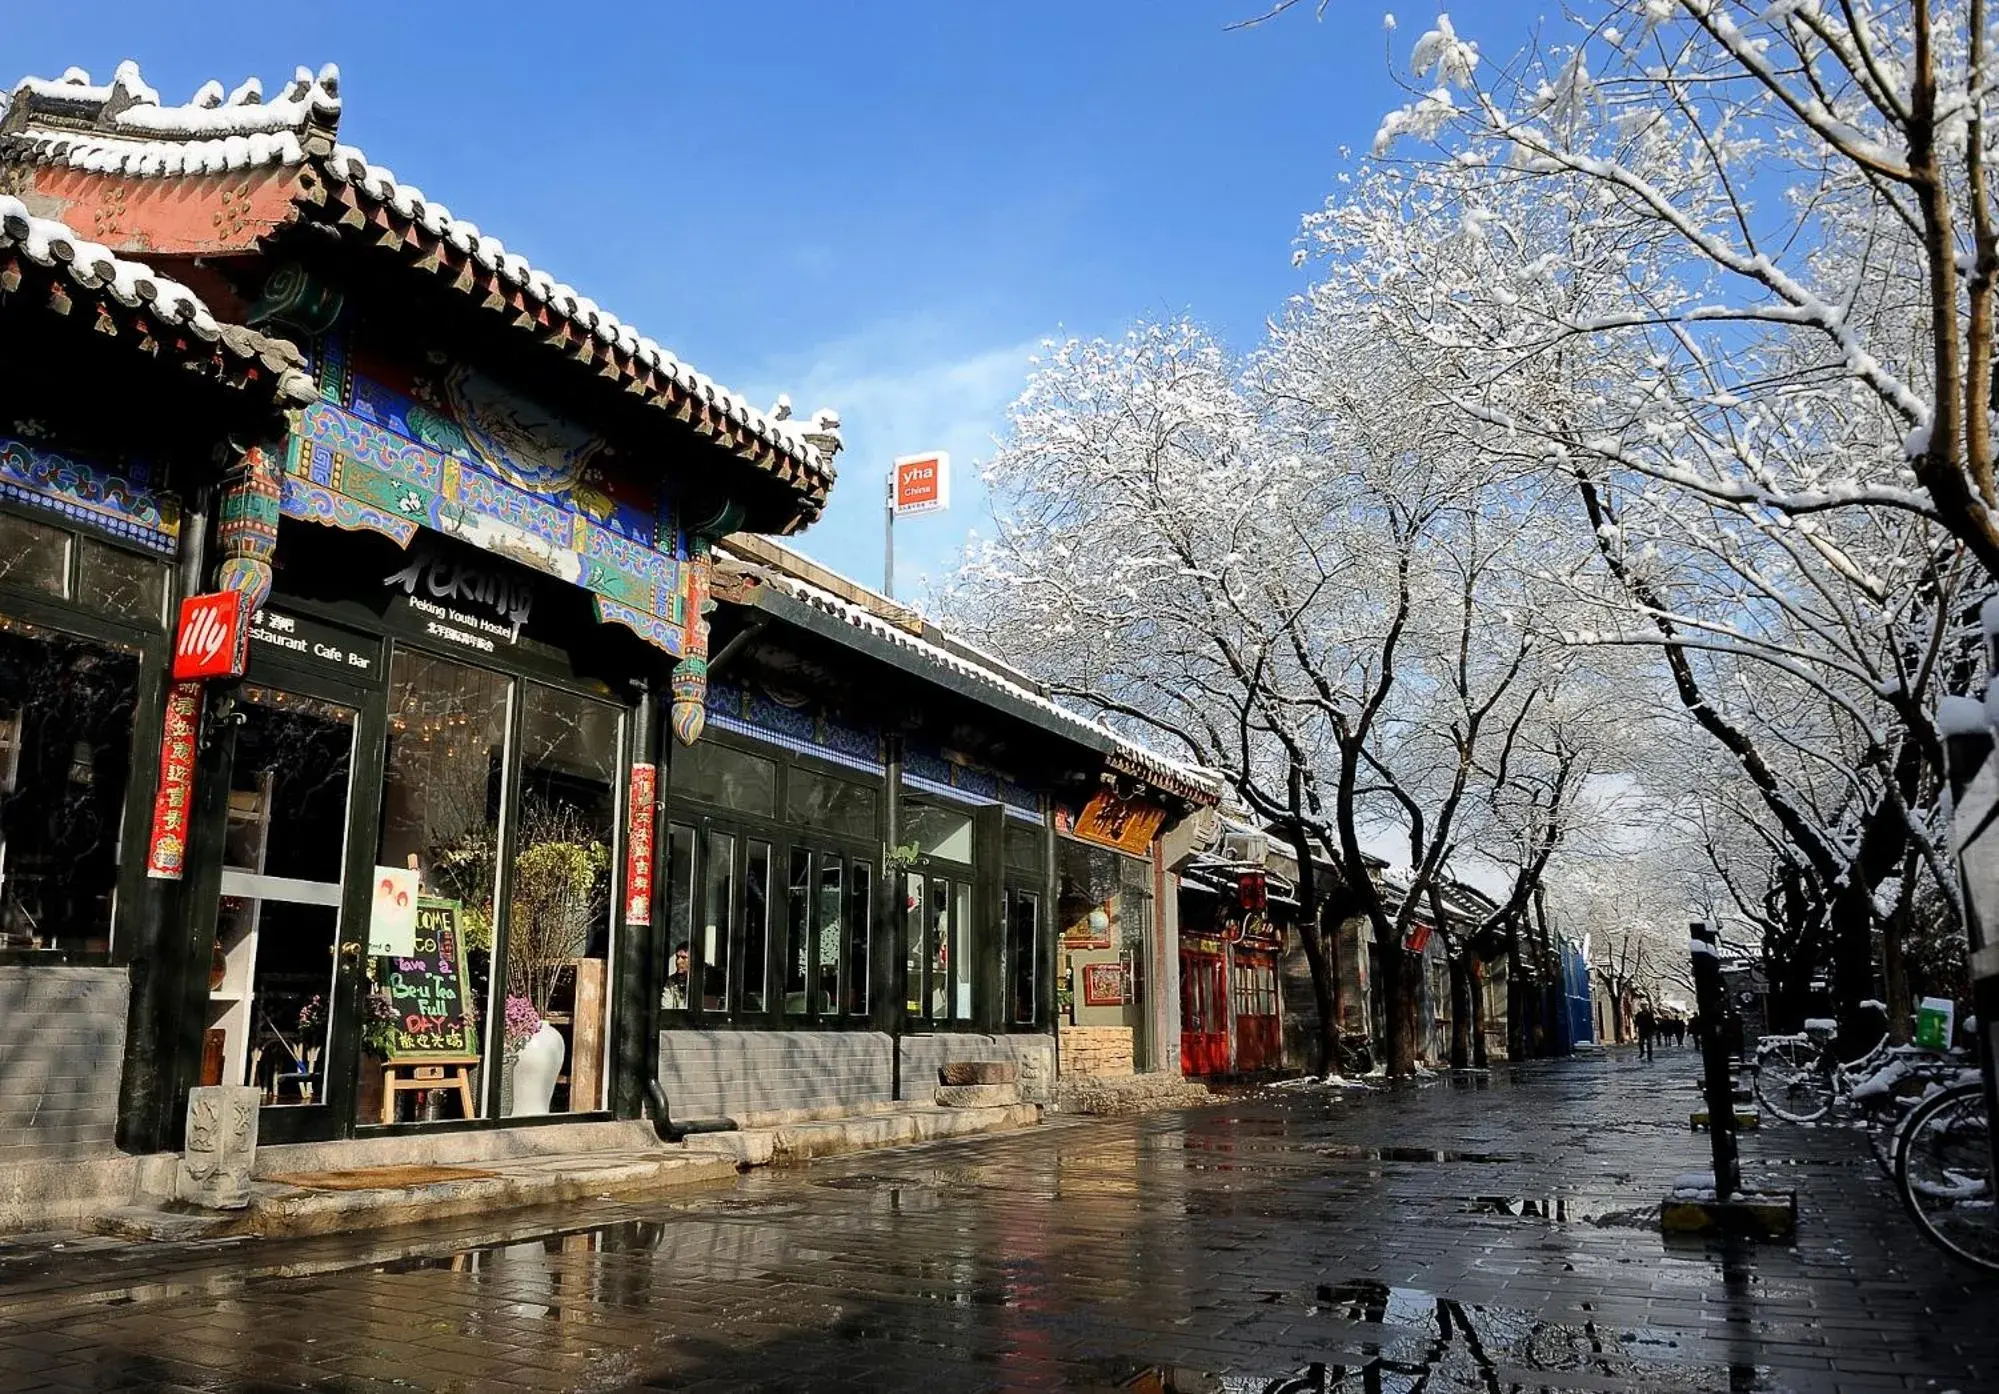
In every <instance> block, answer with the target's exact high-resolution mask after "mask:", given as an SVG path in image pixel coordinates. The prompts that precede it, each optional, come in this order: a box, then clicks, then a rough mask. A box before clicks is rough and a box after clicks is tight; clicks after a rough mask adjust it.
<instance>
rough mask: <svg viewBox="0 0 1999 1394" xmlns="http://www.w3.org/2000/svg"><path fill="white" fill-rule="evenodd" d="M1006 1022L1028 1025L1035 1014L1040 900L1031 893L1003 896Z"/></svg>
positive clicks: (1036, 1012) (1014, 892) (1036, 1004)
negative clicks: (1005, 941) (1005, 902)
mask: <svg viewBox="0 0 1999 1394" xmlns="http://www.w3.org/2000/svg"><path fill="white" fill-rule="evenodd" d="M1006 900H1007V905H1006V935H1007V943H1006V955H1007V960H1006V961H1007V1001H1008V1003H1009V1013H1008V1019H1009V1020H1010V1021H1012V1023H1013V1024H1014V1025H1015V1026H1030V1025H1032V1024H1033V1023H1034V1020H1035V1018H1036V1016H1037V1015H1038V1012H1039V1008H1040V1003H1039V1001H1038V1000H1037V993H1036V988H1037V986H1038V971H1037V962H1038V959H1039V956H1040V953H1041V897H1040V896H1038V895H1036V894H1035V893H1034V892H1032V891H1021V890H1009V891H1008V892H1007V893H1006Z"/></svg>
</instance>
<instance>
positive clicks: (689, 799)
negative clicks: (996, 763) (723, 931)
mask: <svg viewBox="0 0 1999 1394" xmlns="http://www.w3.org/2000/svg"><path fill="white" fill-rule="evenodd" d="M700 743H701V744H703V745H707V744H710V743H712V744H713V745H715V746H718V747H721V748H724V749H727V750H731V751H733V752H735V753H738V754H743V755H748V756H753V757H755V758H758V759H763V760H770V761H773V762H775V764H776V766H777V780H776V785H775V788H774V791H773V799H772V809H773V814H772V815H771V816H765V815H762V814H758V813H745V812H742V811H740V810H736V809H730V808H725V807H723V806H721V805H719V804H715V803H711V802H709V801H708V800H706V799H704V798H702V797H701V796H699V795H698V794H695V793H692V792H690V791H688V790H687V789H685V788H682V787H680V786H678V785H677V784H676V783H675V781H674V774H673V771H674V767H675V765H676V764H677V760H675V759H674V757H671V756H670V757H669V762H668V768H667V772H666V774H667V778H666V812H665V815H664V817H663V819H662V828H663V829H664V832H665V836H664V839H663V841H664V842H665V844H666V848H667V850H668V851H669V864H668V865H667V866H666V867H664V868H662V872H663V874H664V876H665V877H666V878H667V880H668V887H667V896H668V901H669V911H668V918H667V923H668V926H669V928H668V930H667V932H666V934H665V935H664V936H663V938H662V943H661V947H662V951H663V953H664V955H665V962H666V965H667V970H668V971H669V972H670V971H671V965H672V958H673V954H674V951H675V948H676V945H675V943H674V939H675V934H674V931H673V930H672V928H671V924H672V910H671V904H672V901H673V898H674V897H675V896H676V895H678V894H679V892H678V890H677V888H676V887H674V886H673V885H672V884H671V882H672V876H673V872H672V867H671V864H670V850H671V846H672V837H673V829H674V828H676V827H680V828H691V829H692V830H693V853H692V858H691V865H690V867H689V876H690V884H691V885H692V886H693V887H694V893H693V894H694V906H695V915H694V917H693V923H694V926H695V927H698V923H699V920H700V913H699V910H700V903H701V892H700V887H701V885H702V881H703V878H704V876H705V875H706V871H707V866H708V856H709V847H710V841H711V839H712V838H713V837H716V836H731V837H734V838H735V839H736V840H737V846H738V849H739V850H738V853H737V862H738V866H737V881H738V882H739V883H740V881H741V879H742V876H743V873H744V868H745V867H746V865H747V862H748V854H747V848H748V846H749V845H750V843H752V842H755V843H763V844H767V845H768V846H769V847H770V849H771V856H770V882H769V892H768V895H767V899H766V906H767V914H768V920H767V923H766V925H765V934H764V988H765V990H764V1000H763V1005H762V1006H761V1007H758V1008H755V1009H750V1008H746V1007H745V1006H744V1005H743V997H744V991H743V988H744V973H743V954H744V952H745V949H746V943H745V940H746V930H747V923H748V922H747V905H748V897H747V896H745V895H744V894H743V893H742V886H741V885H740V884H738V885H737V886H736V892H735V895H734V896H733V898H732V899H733V903H732V905H731V908H730V923H729V926H728V932H727V937H726V942H727V943H728V946H729V958H728V974H729V984H728V992H727V996H726V1000H725V1004H724V1006H723V1007H722V1009H720V1010H713V1009H709V1008H707V1007H705V1006H704V1005H702V1003H701V998H700V994H699V993H698V992H695V991H693V990H690V991H689V992H688V994H687V1004H686V1005H685V1006H681V1007H670V1006H667V1005H665V1004H664V1003H663V1002H660V1003H658V1004H657V1025H658V1027H659V1029H662V1030H690V1029H702V1028H708V1029H729V1030H770V1031H799V1030H818V1031H863V1030H870V1029H873V1027H874V1016H875V1007H876V1004H877V1002H879V1001H880V995H881V991H882V984H881V981H880V964H879V960H880V955H879V953H878V948H879V944H880V935H881V932H882V924H883V916H882V904H883V901H882V895H883V891H882V887H883V884H884V880H885V878H884V876H883V871H882V864H881V849H882V842H883V829H882V820H883V817H884V813H885V810H886V806H887V803H888V796H887V779H886V776H885V773H884V772H881V771H876V772H872V773H871V772H869V771H866V770H861V769H856V768H854V767H853V766H850V765H845V764H842V763H840V762H839V761H835V760H825V759H820V758H818V757H815V756H811V755H807V754H805V753H803V752H801V751H797V750H793V749H791V748H790V747H788V746H782V745H777V744H767V743H764V742H761V741H757V740H755V739H754V738H752V737H747V736H743V735H741V734H739V733H736V732H732V731H718V730H716V729H715V728H713V727H711V728H709V729H708V730H706V731H704V732H703V733H702V735H701V739H700ZM678 754H679V752H675V755H676V756H677V755H678ZM795 772H798V773H804V774H806V775H808V776H811V777H813V778H819V779H837V780H844V781H846V782H847V783H850V784H855V785H859V786H861V787H863V788H865V789H866V790H868V792H869V793H870V794H871V795H872V796H873V801H874V824H875V825H874V827H873V828H871V829H869V831H868V833H867V834H866V835H865V836H862V835H857V834H855V833H851V832H841V831H837V830H829V829H824V828H818V827H808V826H801V825H797V824H794V823H792V822H791V821H790V820H789V818H788V816H787V815H788V813H789V810H790V808H791V797H792V793H791V785H792V777H793V774H794V773H795ZM799 853H803V854H805V855H806V856H807V857H808V859H809V863H810V881H809V888H810V889H809V892H808V896H807V902H808V915H809V916H811V917H812V919H813V921H814V926H815V928H814V930H813V931H809V932H808V941H807V942H808V945H809V958H808V964H807V970H806V982H805V997H806V1001H805V1010H803V1011H790V1010H787V1008H786V1002H785V996H786V992H785V976H784V975H785V971H786V968H787V967H788V960H789V941H790V923H791V919H790V917H791V874H792V864H793V858H794V856H795V855H797V854H799ZM834 866H837V867H838V868H839V873H840V886H841V891H840V911H841V918H840V925H839V934H838V943H839V949H840V952H839V954H838V955H837V961H836V964H835V973H836V977H835V983H836V987H835V997H834V1001H833V1007H832V1010H830V1011H824V1010H821V1004H820V1002H819V1000H818V997H819V994H818V991H817V985H818V980H819V968H820V964H819V947H820V944H821V936H820V935H819V934H818V933H817V932H816V912H817V908H818V903H819V902H818V896H817V891H818V886H819V878H820V876H821V875H822V873H823V870H824V869H828V868H831V867H834ZM857 868H865V869H866V881H867V891H866V893H865V898H864V899H863V898H857V896H856V894H855V891H854V887H855V872H856V869H857ZM863 906H864V907H865V909H866V911H867V917H868V938H867V942H866V947H865V953H864V954H863V956H862V958H861V962H862V964H863V966H864V971H865V974H866V984H867V992H866V996H865V999H864V1009H863V1010H860V1011H851V1010H849V1006H850V1003H851V1000H852V999H851V995H850V987H851V975H852V966H853V963H854V956H853V953H852V945H853V926H854V923H855V918H856V912H857V909H859V908H861V907H863ZM691 946H692V939H691V938H690V954H689V958H690V968H693V967H695V966H698V965H696V964H695V963H694V958H695V956H694V954H693V953H692V952H691ZM691 978H692V973H691V972H690V980H691ZM662 981H664V977H663V978H662ZM690 989H691V982H690Z"/></svg>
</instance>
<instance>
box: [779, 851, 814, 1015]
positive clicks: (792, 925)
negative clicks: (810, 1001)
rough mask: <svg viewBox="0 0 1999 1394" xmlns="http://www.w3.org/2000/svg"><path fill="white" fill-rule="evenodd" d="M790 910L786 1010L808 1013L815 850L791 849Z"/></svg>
mask: <svg viewBox="0 0 1999 1394" xmlns="http://www.w3.org/2000/svg"><path fill="white" fill-rule="evenodd" d="M789 908H790V914H789V915H788V916H787V917H786V919H785V934H784V1014H785V1015H786V1016H803V1015H805V984H806V980H807V979H808V978H809V977H810V975H811V972H812V964H811V960H810V955H811V953H812V853H810V852H809V851H807V850H806V849H805V848H803V847H794V848H792V849H791V897H790V901H789Z"/></svg>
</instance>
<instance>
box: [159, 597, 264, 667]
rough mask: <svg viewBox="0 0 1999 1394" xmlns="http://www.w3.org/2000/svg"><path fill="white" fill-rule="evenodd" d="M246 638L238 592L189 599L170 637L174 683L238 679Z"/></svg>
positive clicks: (246, 647) (246, 632) (181, 610)
mask: <svg viewBox="0 0 1999 1394" xmlns="http://www.w3.org/2000/svg"><path fill="white" fill-rule="evenodd" d="M249 638H250V631H249V630H248V629H247V628H246V627H245V626H244V624H243V596H242V594H241V592H238V591H215V592H213V593H211V594H209V595H191V596H189V597H188V598H187V599H186V600H183V601H182V602H181V603H180V629H179V631H178V632H177V633H176V634H175V635H174V680H175V681H176V682H185V681H188V680H190V679H194V678H240V677H241V676H243V665H244V661H245V659H246V657H247V656H248V650H249Z"/></svg>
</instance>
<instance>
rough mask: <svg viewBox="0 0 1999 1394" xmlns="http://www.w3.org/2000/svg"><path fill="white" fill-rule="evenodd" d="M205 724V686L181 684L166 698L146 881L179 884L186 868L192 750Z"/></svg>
mask: <svg viewBox="0 0 1999 1394" xmlns="http://www.w3.org/2000/svg"><path fill="white" fill-rule="evenodd" d="M200 722H201V684H200V683H198V682H177V683H175V684H174V685H173V686H172V688H170V689H169V690H168V692H167V709H166V718H165V720H164V721H163V722H162V723H161V729H160V783H159V788H158V790H157V791H156V792H155V793H154V794H153V835H152V837H151V838H150V839H149V840H148V841H147V843H146V875H148V876H151V877H153V878H155V879H156V880H162V881H178V880H180V876H181V870H182V868H183V867H184V866H185V865H186V862H187V815H188V807H189V805H190V803H191V802H192V801H193V798H194V746H195V737H196V728H197V727H198V726H199V725H200Z"/></svg>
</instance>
